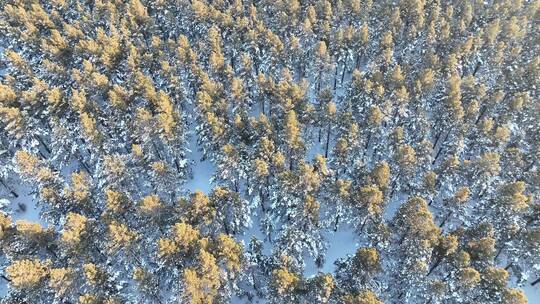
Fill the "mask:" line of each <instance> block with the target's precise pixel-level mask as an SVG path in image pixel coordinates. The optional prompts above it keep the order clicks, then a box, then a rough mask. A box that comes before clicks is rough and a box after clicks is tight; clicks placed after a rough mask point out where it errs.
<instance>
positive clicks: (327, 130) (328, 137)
mask: <svg viewBox="0 0 540 304" xmlns="http://www.w3.org/2000/svg"><path fill="white" fill-rule="evenodd" d="M330 130H331V129H330V125H328V128H327V129H326V145H325V148H324V158H328V146H329V145H330Z"/></svg>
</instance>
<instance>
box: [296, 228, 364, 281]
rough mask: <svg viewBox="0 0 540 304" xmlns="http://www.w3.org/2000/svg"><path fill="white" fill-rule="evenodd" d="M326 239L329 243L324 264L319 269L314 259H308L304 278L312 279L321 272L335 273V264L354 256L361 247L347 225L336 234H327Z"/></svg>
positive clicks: (354, 233)
mask: <svg viewBox="0 0 540 304" xmlns="http://www.w3.org/2000/svg"><path fill="white" fill-rule="evenodd" d="M324 238H325V240H326V241H327V242H328V249H327V250H326V253H325V260H324V264H323V266H322V267H321V268H317V266H316V265H315V262H314V261H313V259H311V258H307V259H306V267H305V269H304V276H306V277H312V276H314V275H316V274H317V273H319V272H324V273H331V272H334V270H335V265H334V262H336V261H337V260H339V259H341V258H344V257H346V256H347V255H352V254H354V253H355V252H356V249H357V248H358V247H359V243H358V239H357V236H356V232H355V231H354V229H353V228H352V227H350V226H347V225H342V226H341V228H340V229H338V231H336V232H333V231H327V232H325V233H324Z"/></svg>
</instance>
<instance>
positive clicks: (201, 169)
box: [185, 134, 216, 193]
mask: <svg viewBox="0 0 540 304" xmlns="http://www.w3.org/2000/svg"><path fill="white" fill-rule="evenodd" d="M189 150H190V152H188V155H187V156H188V159H189V163H190V165H191V170H192V176H191V177H190V178H189V179H188V181H187V182H186V184H185V188H186V190H189V191H190V192H193V191H196V190H201V191H202V192H204V193H209V192H210V190H212V185H211V183H210V179H211V177H212V175H213V174H214V172H215V171H216V166H215V165H214V164H213V163H212V162H210V161H209V160H208V159H205V160H202V159H203V155H202V151H201V148H200V146H199V145H198V144H197V135H196V134H191V135H190V137H189Z"/></svg>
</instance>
